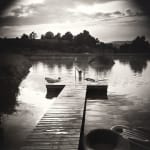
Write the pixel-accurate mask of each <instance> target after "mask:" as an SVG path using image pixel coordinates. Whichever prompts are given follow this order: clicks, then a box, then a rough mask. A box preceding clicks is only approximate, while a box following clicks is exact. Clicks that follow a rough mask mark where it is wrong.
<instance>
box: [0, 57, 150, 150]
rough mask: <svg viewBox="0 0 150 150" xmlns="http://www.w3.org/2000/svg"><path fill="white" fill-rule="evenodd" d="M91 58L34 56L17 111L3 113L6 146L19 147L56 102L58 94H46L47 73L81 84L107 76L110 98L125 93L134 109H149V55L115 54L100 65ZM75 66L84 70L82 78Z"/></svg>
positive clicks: (14, 148) (12, 148)
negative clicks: (51, 97) (147, 57)
mask: <svg viewBox="0 0 150 150" xmlns="http://www.w3.org/2000/svg"><path fill="white" fill-rule="evenodd" d="M92 58H93V56H87V55H85V56H68V57H63V56H61V57H60V56H57V57H56V56H55V57H51V56H42V57H36V56H35V57H31V60H32V67H31V68H30V72H29V73H28V75H27V76H26V78H25V79H23V81H22V82H21V84H20V86H19V94H18V96H17V101H18V105H17V106H16V112H14V113H13V114H11V115H3V117H2V126H3V129H4V141H5V144H4V145H5V150H17V149H19V147H20V146H21V145H22V144H23V141H24V140H25V138H26V136H27V135H28V134H29V133H30V132H31V130H32V129H33V128H34V126H35V125H36V124H37V122H38V121H39V120H40V118H41V117H42V115H43V114H44V112H46V110H47V109H48V108H49V107H51V106H52V105H55V101H56V100H57V99H56V98H53V99H47V98H46V86H45V85H46V81H45V77H51V78H58V77H61V82H60V84H79V83H81V82H85V80H84V78H92V79H95V80H104V81H105V83H107V84H108V100H109V98H110V99H112V98H113V99H116V101H117V100H118V101H119V100H120V101H121V100H122V98H123V97H126V98H125V101H127V104H132V106H133V107H134V109H135V110H138V109H142V110H148V106H150V77H149V76H150V61H149V59H146V58H141V57H137V56H132V57H131V56H130V57H129V56H124V57H123V56H122V57H114V62H115V64H114V65H111V66H105V65H103V66H101V64H89V61H90V60H91V59H92ZM99 66H100V67H99ZM76 67H78V68H80V69H81V70H82V71H83V74H82V79H80V80H79V76H78V72H77V71H76V70H75V68H76ZM104 81H102V82H104ZM120 105H121V102H120ZM92 107H93V106H92V105H91V108H92ZM128 107H129V106H128V105H126V106H124V105H123V106H122V107H121V109H122V110H127V109H128ZM147 115H148V114H147ZM149 119H150V118H149ZM93 122H94V120H93Z"/></svg>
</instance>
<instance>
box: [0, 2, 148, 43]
mask: <svg viewBox="0 0 150 150" xmlns="http://www.w3.org/2000/svg"><path fill="white" fill-rule="evenodd" d="M141 1H142V2H141ZM148 3H149V2H148V0H147V2H146V0H12V1H11V3H10V1H9V0H1V2H0V36H1V37H17V36H18V37H19V36H20V35H21V34H22V33H27V34H28V33H30V32H32V31H34V32H36V33H37V34H38V36H39V37H40V35H41V34H43V33H45V32H47V31H52V32H54V33H55V34H56V33H57V32H60V33H62V34H64V33H65V32H67V31H71V32H72V33H73V34H74V35H76V34H78V33H79V32H82V31H83V30H84V29H86V30H88V31H90V33H91V34H92V35H93V36H95V37H98V38H99V39H100V40H101V41H104V42H109V41H116V40H117V41H118V40H119V41H120V40H132V39H134V38H135V37H136V36H137V35H145V36H146V37H147V38H148V39H149V40H150V29H149V8H148V6H149V5H148Z"/></svg>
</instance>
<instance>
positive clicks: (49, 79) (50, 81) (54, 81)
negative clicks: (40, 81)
mask: <svg viewBox="0 0 150 150" xmlns="http://www.w3.org/2000/svg"><path fill="white" fill-rule="evenodd" d="M45 80H46V81H47V82H48V83H56V82H60V80H61V78H60V77H58V79H53V78H49V77H45Z"/></svg>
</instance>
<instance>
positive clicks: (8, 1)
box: [0, 0, 16, 15]
mask: <svg viewBox="0 0 150 150" xmlns="http://www.w3.org/2000/svg"><path fill="white" fill-rule="evenodd" d="M14 2H16V0H0V15H1V14H2V13H3V11H4V10H5V9H7V8H8V7H9V6H11V5H13V4H14Z"/></svg>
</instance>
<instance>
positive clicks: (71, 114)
mask: <svg viewBox="0 0 150 150" xmlns="http://www.w3.org/2000/svg"><path fill="white" fill-rule="evenodd" d="M86 88H87V86H86V85H66V86H65V87H64V89H63V90H62V91H61V93H60V94H59V96H58V97H57V100H56V102H55V104H54V105H53V106H51V107H50V108H49V109H48V111H47V112H46V113H45V114H44V116H43V117H42V119H41V120H40V121H39V123H38V124H37V126H36V127H35V129H34V130H33V131H32V133H31V134H30V135H29V136H28V138H27V140H26V141H25V144H24V146H23V147H22V148H21V150H78V148H79V142H80V133H81V128H82V120H83V113H84V105H85V97H86Z"/></svg>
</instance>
